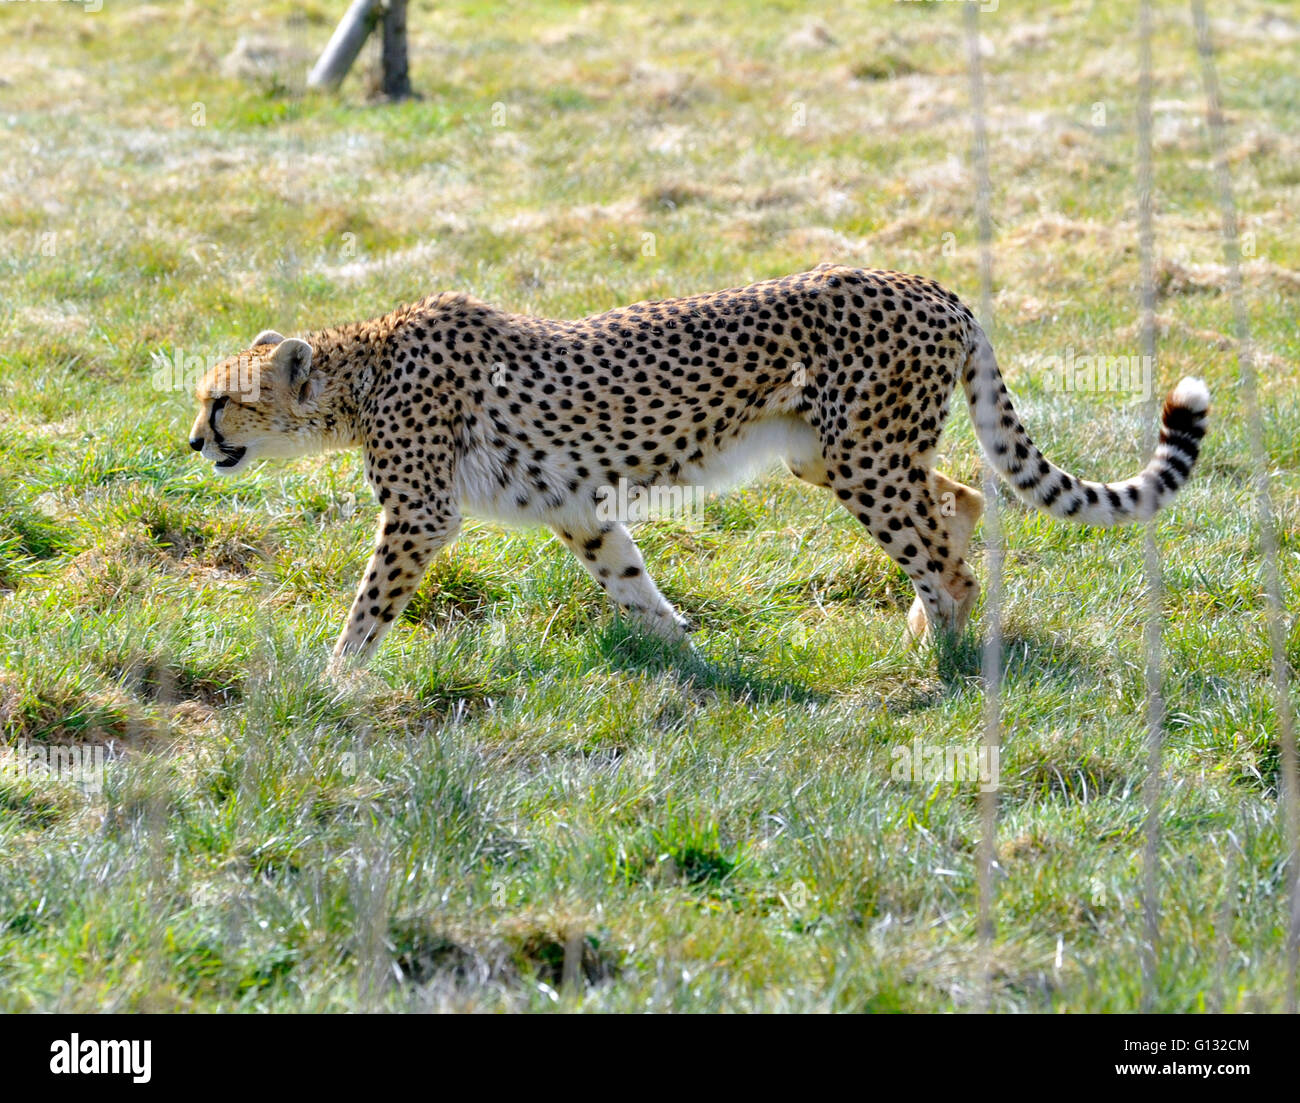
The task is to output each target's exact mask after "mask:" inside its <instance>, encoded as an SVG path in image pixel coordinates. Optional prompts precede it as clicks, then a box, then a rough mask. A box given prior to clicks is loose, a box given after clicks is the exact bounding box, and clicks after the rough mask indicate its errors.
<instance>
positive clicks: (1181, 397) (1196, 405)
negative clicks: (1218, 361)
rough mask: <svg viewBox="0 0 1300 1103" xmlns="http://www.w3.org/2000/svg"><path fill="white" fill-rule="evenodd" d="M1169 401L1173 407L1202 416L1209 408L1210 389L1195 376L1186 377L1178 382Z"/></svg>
mask: <svg viewBox="0 0 1300 1103" xmlns="http://www.w3.org/2000/svg"><path fill="white" fill-rule="evenodd" d="M1169 401H1170V402H1171V403H1172V404H1173V405H1175V406H1182V407H1183V408H1184V409H1187V410H1192V411H1195V412H1196V413H1201V414H1203V413H1204V412H1205V411H1206V410H1208V409H1209V408H1210V388H1209V387H1207V386H1206V385H1205V383H1204V382H1203V381H1202V380H1200V379H1197V378H1196V377H1195V376H1191V375H1189V376H1186V377H1185V378H1183V379H1180V380H1179V381H1178V386H1176V387H1175V388H1174V389H1173V391H1172V393H1171V394H1170V395H1169Z"/></svg>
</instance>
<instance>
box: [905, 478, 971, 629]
mask: <svg viewBox="0 0 1300 1103" xmlns="http://www.w3.org/2000/svg"><path fill="white" fill-rule="evenodd" d="M930 498H931V502H930V506H931V509H932V510H933V511H934V513H935V515H936V516H937V517H938V520H939V524H940V525H941V526H942V533H943V543H944V544H946V546H947V548H948V557H947V562H946V565H945V570H944V589H946V590H947V591H948V592H949V593H950V594H951V595H952V596H953V598H954V599H955V600H956V602H957V613H956V617H955V618H954V621H953V625H952V627H953V630H954V631H955V632H961V631H963V630H964V629H965V627H966V623H967V621H968V620H969V619H970V611H971V609H972V608H974V606H975V601H976V599H977V598H978V597H979V592H980V586H979V582H977V581H976V579H975V575H974V574H973V573H972V572H971V569H970V566H969V565H968V564H967V563H966V552H967V551H968V550H969V548H970V538H971V533H972V532H974V530H975V524H976V522H977V521H979V519H980V514H981V513H983V511H984V495H983V494H981V493H980V492H979V491H978V490H974V489H972V488H971V487H969V486H965V485H964V484H962V483H959V482H957V481H956V480H955V479H950V478H948V477H947V476H946V475H941V474H940V473H939V472H938V471H931V472H930ZM907 628H908V631H909V632H911V634H912V635H913V636H914V637H915V638H916V639H917V640H923V639H924V638H925V636H926V634H927V632H928V631H929V629H930V621H929V618H928V617H927V616H926V613H925V603H924V602H923V601H922V600H921V598H920V597H919V596H918V597H917V598H916V600H915V601H913V602H912V608H911V609H910V610H909V611H908V614H907Z"/></svg>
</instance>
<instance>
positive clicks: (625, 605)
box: [553, 517, 692, 646]
mask: <svg viewBox="0 0 1300 1103" xmlns="http://www.w3.org/2000/svg"><path fill="white" fill-rule="evenodd" d="M553 528H554V531H555V534H556V535H557V536H558V537H559V538H560V540H561V542H563V544H564V546H565V547H567V548H568V549H569V550H570V551H571V552H573V554H574V555H576V556H577V557H578V562H580V563H581V564H582V565H583V566H584V567H586V568H587V571H588V572H589V573H590V574H591V577H592V578H594V579H595V580H596V582H597V584H598V585H599V586H600V588H601V589H602V590H604V591H605V592H606V593H607V594H608V595H609V596H610V598H611V599H612V600H613V601H614V603H615V604H616V605H617V606H618V607H619V608H620V609H621V610H623V611H624V612H625V613H626V614H627V615H628V616H629V617H631V618H632V619H634V620H636V621H637V622H638V623H639V624H641V626H642V627H644V628H645V629H646V630H647V631H648V632H650V633H651V634H652V635H655V636H658V637H659V638H660V639H662V640H666V641H668V642H669V643H684V644H686V645H687V646H689V641H688V640H687V633H688V632H690V631H691V629H692V625H691V623H690V621H688V620H687V619H686V618H685V617H683V616H682V615H681V614H680V613H679V612H677V610H676V609H674V608H673V606H672V603H671V602H669V601H668V599H667V598H665V597H664V596H663V594H661V593H660V592H659V588H658V587H657V586H656V585H655V584H654V582H653V581H652V580H651V578H650V575H649V574H648V573H646V569H645V560H644V559H642V558H641V551H640V549H639V548H637V546H636V543H635V542H634V541H633V539H632V534H631V533H630V532H628V531H627V528H626V527H625V526H623V525H621V524H617V523H615V522H610V521H606V522H600V521H597V520H596V519H595V517H593V518H592V519H591V521H590V522H589V523H585V524H580V525H578V524H573V523H571V522H566V523H565V524H563V525H559V524H557V525H554V526H553Z"/></svg>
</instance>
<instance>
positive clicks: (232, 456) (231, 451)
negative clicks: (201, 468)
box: [213, 444, 248, 470]
mask: <svg viewBox="0 0 1300 1103" xmlns="http://www.w3.org/2000/svg"><path fill="white" fill-rule="evenodd" d="M219 447H220V448H221V451H222V454H223V455H224V456H225V457H226V458H225V459H224V460H215V461H214V462H213V466H214V467H219V468H221V469H223V470H228V469H229V468H232V467H235V466H237V465H238V463H239V461H240V460H242V459H243V458H244V454H245V453H246V452H247V451H248V449H247V448H231V447H230V446H229V445H226V444H222V445H219Z"/></svg>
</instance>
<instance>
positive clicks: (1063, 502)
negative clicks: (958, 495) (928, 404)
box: [962, 326, 1210, 525]
mask: <svg viewBox="0 0 1300 1103" xmlns="http://www.w3.org/2000/svg"><path fill="white" fill-rule="evenodd" d="M962 382H963V384H964V386H965V388H966V399H967V401H968V402H969V403H970V413H971V421H972V422H974V424H975V433H976V435H977V436H978V437H979V441H980V444H981V445H982V446H983V448H984V454H985V455H986V456H988V458H989V462H990V463H992V465H993V467H994V469H995V470H996V471H997V472H998V474H999V475H1001V476H1002V478H1004V479H1005V480H1006V481H1007V483H1008V485H1010V486H1011V488H1012V489H1013V490H1015V492H1016V494H1017V496H1019V497H1020V498H1021V499H1022V500H1023V501H1025V502H1027V503H1029V504H1030V505H1032V506H1036V507H1037V508H1039V509H1041V510H1042V511H1043V512H1044V513H1049V514H1051V515H1052V516H1053V517H1059V518H1061V519H1063V520H1071V521H1079V522H1081V523H1083V524H1085V525H1124V524H1129V523H1130V522H1133V521H1145V520H1147V519H1148V518H1150V517H1151V516H1152V515H1153V514H1154V513H1156V511H1157V510H1159V509H1160V508H1161V507H1162V506H1164V505H1165V504H1166V503H1167V502H1168V501H1169V500H1170V499H1171V498H1173V496H1174V495H1175V494H1176V493H1177V492H1178V490H1179V489H1180V488H1181V487H1182V485H1183V484H1184V483H1185V482H1187V479H1188V476H1189V475H1190V474H1191V471H1192V465H1193V464H1194V463H1195V462H1196V456H1197V453H1198V452H1199V451H1200V447H1201V438H1202V437H1204V436H1205V421H1206V415H1207V413H1208V412H1209V408H1210V392H1209V390H1207V389H1206V386H1205V384H1204V383H1203V382H1201V380H1199V379H1193V378H1191V377H1190V376H1189V377H1187V378H1185V379H1182V380H1180V381H1179V383H1178V385H1177V386H1176V387H1175V388H1174V389H1173V391H1172V392H1170V394H1169V396H1168V397H1167V398H1166V399H1165V406H1164V411H1163V413H1162V414H1161V418H1160V444H1159V445H1158V446H1157V448H1156V450H1155V455H1153V456H1152V457H1151V460H1150V462H1149V463H1148V464H1147V465H1146V467H1144V468H1143V469H1142V470H1141V472H1139V473H1138V474H1137V475H1134V476H1133V477H1132V478H1131V479H1125V480H1124V481H1123V482H1118V483H1094V482H1088V481H1086V480H1084V479H1080V478H1076V477H1075V476H1073V475H1070V474H1067V473H1066V472H1064V471H1062V470H1061V469H1060V468H1059V467H1057V466H1056V465H1055V464H1053V463H1050V462H1048V460H1047V459H1045V458H1044V456H1043V454H1042V453H1041V452H1040V451H1039V450H1038V449H1037V448H1035V447H1034V442H1033V441H1032V440H1030V439H1029V434H1028V433H1027V432H1026V431H1025V427H1024V425H1022V424H1021V421H1020V418H1019V417H1017V416H1016V411H1015V409H1014V408H1013V407H1012V405H1011V396H1010V395H1009V394H1008V393H1007V388H1006V384H1005V383H1004V382H1003V380H1002V372H1001V371H1000V370H999V369H998V364H997V360H996V359H995V358H994V356H993V346H992V345H990V344H989V340H988V338H987V337H986V336H985V335H984V332H983V331H982V330H981V329H979V327H978V326H977V327H975V330H974V339H973V341H972V345H971V350H970V354H969V356H968V358H967V360H966V367H965V373H964V375H963V378H962Z"/></svg>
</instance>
